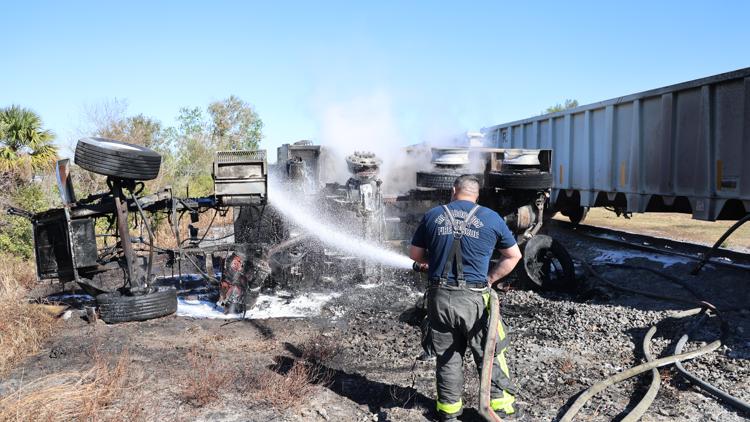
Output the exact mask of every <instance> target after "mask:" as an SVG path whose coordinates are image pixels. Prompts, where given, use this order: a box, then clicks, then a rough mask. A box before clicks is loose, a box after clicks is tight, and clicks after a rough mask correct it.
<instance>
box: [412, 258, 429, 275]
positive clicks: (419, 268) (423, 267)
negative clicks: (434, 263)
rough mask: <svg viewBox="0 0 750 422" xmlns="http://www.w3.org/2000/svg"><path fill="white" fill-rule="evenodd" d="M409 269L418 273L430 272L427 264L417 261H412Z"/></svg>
mask: <svg viewBox="0 0 750 422" xmlns="http://www.w3.org/2000/svg"><path fill="white" fill-rule="evenodd" d="M411 268H412V269H413V270H414V271H416V272H418V273H426V272H427V271H429V270H430V266H429V265H428V264H423V263H419V262H417V261H414V263H413V264H412V265H411Z"/></svg>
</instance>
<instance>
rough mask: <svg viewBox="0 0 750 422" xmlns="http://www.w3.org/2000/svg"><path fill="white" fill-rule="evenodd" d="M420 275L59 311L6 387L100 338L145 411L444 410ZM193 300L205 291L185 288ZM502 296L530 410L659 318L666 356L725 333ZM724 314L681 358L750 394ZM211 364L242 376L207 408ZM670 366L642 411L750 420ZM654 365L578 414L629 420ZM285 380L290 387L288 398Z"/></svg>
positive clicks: (548, 415)
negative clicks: (235, 305)
mask: <svg viewBox="0 0 750 422" xmlns="http://www.w3.org/2000/svg"><path fill="white" fill-rule="evenodd" d="M555 238H556V239H559V240H560V241H562V242H563V243H564V244H565V246H566V247H567V248H568V249H569V250H571V251H574V253H575V255H576V257H577V258H578V259H581V260H586V261H587V262H589V263H592V264H594V265H596V268H597V269H598V270H599V271H601V272H602V273H603V274H605V275H606V276H607V277H609V278H610V279H612V280H615V281H617V282H618V283H621V284H622V285H624V286H627V287H630V288H634V289H641V290H647V291H653V292H656V293H660V294H667V295H673V296H677V297H683V298H689V297H690V296H689V295H688V294H687V293H686V292H685V291H683V290H681V289H679V288H677V287H674V285H672V284H670V283H668V282H666V281H664V280H663V279H662V278H660V277H658V276H656V275H654V274H650V273H648V272H645V271H638V270H633V269H623V268H614V267H608V266H607V265H606V263H607V262H608V261H612V260H619V259H622V261H623V262H626V263H628V264H637V265H642V266H647V267H649V268H654V269H658V270H664V271H667V272H668V273H669V274H671V275H673V276H677V277H680V278H681V279H683V280H685V282H687V283H688V284H689V285H690V286H692V287H695V288H697V289H699V290H700V291H701V292H702V294H703V295H705V298H706V300H709V301H710V302H712V303H714V304H715V305H716V306H718V307H720V308H739V307H745V308H746V307H747V304H748V303H750V290H749V289H747V272H746V271H744V270H733V269H728V268H718V267H708V268H706V269H704V270H703V272H702V273H701V274H699V275H698V276H695V277H693V276H690V275H688V272H689V270H690V269H691V268H692V266H693V263H691V262H679V261H675V260H670V259H669V258H664V257H661V256H649V255H648V254H643V253H634V252H632V251H629V250H619V249H617V247H613V246H612V245H610V244H607V243H605V242H597V241H592V240H583V239H582V238H580V237H577V236H576V235H575V234H574V233H572V232H564V231H560V233H555ZM424 286H425V283H424V281H423V280H419V279H417V278H415V276H414V275H412V274H409V273H405V272H396V273H391V274H387V275H384V276H383V277H382V278H380V279H367V280H362V281H361V282H359V283H354V284H346V285H333V286H332V285H321V286H318V287H319V288H318V289H317V291H316V290H315V289H312V290H306V291H305V292H304V293H299V292H290V293H288V294H287V295H286V296H285V295H284V294H281V295H278V294H276V293H273V294H271V293H269V296H268V301H267V302H268V303H271V305H268V306H269V307H273V306H277V305H278V306H279V307H280V308H283V306H281V305H284V304H286V305H290V304H292V303H301V302H299V301H301V300H302V299H300V298H306V299H304V300H312V298H314V297H315V296H313V295H320V296H318V298H319V299H320V298H324V300H319V301H318V302H316V304H315V306H311V307H309V308H307V309H308V311H307V312H302V313H301V314H300V315H297V314H295V315H280V314H276V315H274V314H273V313H271V312H270V311H269V312H267V314H265V315H264V314H262V313H259V314H258V315H255V316H254V317H253V318H246V319H242V320H239V319H236V318H235V319H234V320H225V319H210V318H203V317H201V316H205V315H192V316H190V315H185V316H180V315H174V316H170V317H166V318H162V319H158V320H152V321H147V322H143V323H126V324H119V325H111V326H109V325H104V324H103V323H98V324H87V323H86V322H85V321H84V320H83V319H81V318H70V319H69V320H67V321H65V322H61V324H62V329H60V330H59V331H58V332H57V333H56V334H55V335H54V337H53V338H52V340H51V341H49V343H48V344H47V345H46V346H45V349H44V350H43V351H42V352H41V353H39V354H38V355H36V356H34V357H32V358H30V359H28V360H27V361H26V362H25V363H24V364H23V365H22V366H21V367H18V368H17V369H15V370H14V371H13V372H11V373H10V374H7V375H6V376H5V378H4V379H3V380H2V382H0V394H3V395H5V394H9V393H12V392H13V391H15V390H16V389H17V388H18V386H19V385H23V384H24V383H25V382H27V381H26V380H33V379H35V378H38V377H41V376H45V375H49V374H54V373H57V372H62V371H69V370H85V369H86V368H89V367H90V365H91V360H92V358H91V356H92V350H96V353H98V354H99V355H100V356H107V357H110V358H111V359H116V358H117V357H118V356H121V355H122V353H124V352H127V354H128V356H129V358H128V359H129V371H128V376H129V378H130V381H129V382H130V384H129V387H128V390H127V394H123V395H121V396H119V398H118V399H117V400H118V402H117V403H115V404H114V406H132V407H133V408H134V409H135V408H137V409H140V411H139V413H138V415H141V416H139V418H141V419H144V420H176V419H183V420H184V419H189V420H223V421H268V420H276V421H298V420H305V421H328V420H330V421H339V420H341V421H350V420H351V421H425V420H431V419H432V418H434V416H435V415H434V411H433V408H434V398H435V392H434V382H435V381H434V370H435V368H434V361H429V360H428V361H421V360H418V359H417V357H418V356H419V355H420V354H421V352H422V350H421V346H420V328H419V323H420V318H421V316H422V315H421V314H420V312H419V311H418V310H417V309H415V308H414V305H415V303H416V302H417V301H418V299H419V298H420V297H421V295H422V294H423V292H424ZM189 300H199V299H185V301H186V302H187V301H189ZM295 300H298V302H294V301H295ZM304 300H302V301H304ZM501 300H502V308H501V312H502V315H503V318H504V321H505V322H506V324H507V325H508V326H509V327H510V337H511V346H510V350H509V353H508V361H509V364H510V368H511V374H512V376H513V377H514V379H515V382H516V384H517V386H518V387H519V390H520V394H519V395H518V399H519V404H520V406H521V408H522V409H523V412H524V416H523V417H522V418H521V420H528V421H550V420H556V419H558V418H559V417H560V416H561V415H562V414H563V413H564V412H565V410H566V409H567V406H568V405H569V404H570V403H572V399H574V398H575V397H576V396H577V394H578V393H580V392H581V391H583V390H584V389H586V388H588V387H589V386H591V385H592V384H594V383H595V382H597V381H599V380H602V379H604V378H606V377H608V376H610V375H612V374H615V373H617V372H620V371H622V370H624V369H627V368H630V367H632V366H635V365H638V364H640V363H642V362H644V357H643V353H642V351H641V343H642V339H643V336H644V334H645V332H646V331H647V330H648V328H649V327H650V326H652V325H656V326H657V327H658V331H657V333H656V336H655V337H654V339H653V341H652V345H651V350H652V352H653V354H654V355H655V356H666V355H670V354H672V353H673V352H674V350H673V347H674V342H675V340H676V339H677V338H678V337H679V336H681V335H682V334H684V333H685V332H687V331H690V333H691V334H690V344H689V347H688V348H689V349H694V348H696V347H698V346H700V345H703V344H706V343H708V342H711V341H713V340H715V339H717V338H718V336H719V321H718V319H717V318H716V317H712V318H710V319H709V320H708V321H706V322H704V323H703V324H702V325H700V326H698V327H697V328H694V329H691V326H693V325H695V322H696V320H697V318H698V316H692V317H685V318H673V317H671V315H673V314H674V312H675V311H681V310H685V309H688V308H689V306H688V305H685V304H682V303H675V302H668V301H663V300H656V299H649V298H644V297H641V296H637V295H633V294H629V293H623V292H620V291H617V290H613V289H610V288H608V287H606V286H604V285H602V284H600V283H597V282H596V281H595V280H593V279H590V278H589V279H586V280H585V281H584V282H583V286H582V288H581V289H580V290H579V291H577V292H575V293H570V294H565V293H557V292H535V291H521V290H511V291H509V292H507V293H505V294H503V295H501ZM274 301H276V302H274ZM197 303H198V304H200V303H201V302H197ZM261 303H262V301H261ZM268 309H269V308H267V310H268ZM274 309H276V308H274ZM208 311H211V312H213V311H216V310H215V309H208ZM258 312H260V311H258ZM199 317H200V318H199ZM723 317H724V318H725V320H726V322H727V326H728V328H727V331H726V336H725V339H724V340H725V343H724V345H723V346H722V347H721V348H720V349H719V350H717V351H715V352H712V353H710V354H707V355H704V356H701V357H699V358H697V359H695V360H693V361H689V362H687V363H686V364H685V366H686V367H687V369H688V370H690V371H692V372H693V373H695V374H696V375H698V376H700V377H702V378H704V379H705V380H707V381H709V382H711V383H712V384H714V385H715V386H717V387H718V388H720V389H722V390H725V391H727V392H730V393H731V394H733V395H735V396H737V397H739V398H741V399H743V400H745V401H750V388H748V387H749V384H748V379H750V311H747V310H744V311H733V312H729V313H726V314H725V315H723ZM196 356H197V358H196ZM196 359H198V362H199V364H195V362H196ZM466 361H467V364H466V365H465V379H466V389H465V395H464V401H465V403H466V406H467V407H466V410H465V412H464V416H463V417H462V420H464V421H479V420H481V419H480V417H479V415H478V414H477V412H476V411H474V410H473V409H475V408H476V405H477V392H478V380H477V375H476V371H475V367H474V364H473V362H471V358H470V356H467V359H466ZM295 362H304V365H306V366H305V367H307V368H313V369H314V370H315V373H316V374H318V375H317V376H316V377H311V378H310V380H309V381H310V383H309V384H310V385H309V387H310V388H309V389H303V390H300V391H304V392H305V393H304V394H305V395H304V396H303V397H295V396H294V391H286V392H285V391H284V388H283V385H285V384H284V382H285V381H284V380H290V379H291V377H292V375H291V374H293V371H294V370H293V368H294V367H295V366H294V365H295ZM209 373H210V374H225V376H227V377H229V378H231V382H228V383H226V384H223V385H222V386H221V387H220V388H219V389H218V392H217V395H216V398H215V399H214V400H212V401H209V402H207V403H205V404H202V405H196V404H195V403H194V401H191V400H190V399H188V398H187V397H188V396H189V394H187V393H186V391H187V390H188V389H189V386H190V385H191V383H190V382H189V381H190V380H194V379H196V377H207V376H208V375H206V374H209ZM661 374H662V386H661V389H660V391H659V394H658V396H657V398H656V400H655V402H654V403H653V405H652V406H651V408H650V409H649V411H648V413H647V414H646V416H645V417H644V420H648V421H694V420H712V421H730V422H731V421H741V420H745V418H747V417H748V415H743V414H740V413H738V412H737V411H736V410H734V409H733V408H731V407H729V406H727V405H724V404H722V403H721V402H719V401H717V400H716V399H714V398H712V397H710V396H708V395H707V394H705V393H703V392H701V391H700V390H698V389H696V388H695V387H694V386H692V385H691V384H690V383H688V382H686V381H685V380H684V379H683V378H682V377H681V376H680V375H679V374H678V373H677V372H676V371H675V370H674V369H673V368H671V367H670V368H666V369H662V370H661ZM650 376H651V375H650V373H645V374H644V375H641V376H639V377H636V378H632V379H630V380H627V381H625V382H623V383H620V384H618V385H616V386H615V387H613V388H610V389H607V390H606V391H604V392H603V393H600V394H599V395H597V396H596V397H595V398H594V399H593V400H592V401H591V402H589V403H588V404H587V405H586V406H585V407H584V408H583V410H582V411H581V413H580V414H579V416H578V417H577V419H578V420H595V421H598V420H601V421H608V420H613V419H615V420H616V419H618V418H621V417H622V416H623V415H624V414H625V413H626V412H628V411H629V410H631V409H632V407H633V406H635V404H636V403H637V402H638V401H639V400H640V398H641V397H642V396H643V394H644V393H645V391H646V389H647V388H648V384H649V382H650ZM274 377H275V378H274ZM214 378H215V377H214ZM200 379H208V378H200ZM211 379H213V378H211ZM269 379H275V380H276V384H273V385H275V387H274V388H275V389H273V390H269V388H270V387H269V382H268V380H269ZM204 382H208V381H204ZM279 385H281V387H279ZM280 390H281V391H282V393H284V394H281V395H279V391H280ZM269 397H273V398H274V399H273V400H271V399H269ZM118 403H119V404H118Z"/></svg>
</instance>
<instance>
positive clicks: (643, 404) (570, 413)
mask: <svg viewBox="0 0 750 422" xmlns="http://www.w3.org/2000/svg"><path fill="white" fill-rule="evenodd" d="M578 261H580V262H582V263H583V265H584V267H585V268H586V270H587V271H588V272H589V273H590V274H591V275H592V276H594V277H595V278H597V279H598V280H600V281H602V282H604V283H605V284H607V285H608V286H610V287H612V288H615V289H617V290H621V291H625V292H629V293H635V294H639V295H642V296H647V297H652V298H657V299H664V300H670V301H673V302H681V303H691V304H697V305H699V306H700V308H698V309H691V310H688V311H685V312H681V313H678V314H677V315H674V316H676V317H684V316H689V315H695V314H697V313H704V312H705V311H706V310H707V309H711V310H712V311H713V312H717V315H718V311H717V309H716V307H715V306H713V305H712V304H710V303H708V302H706V301H703V300H701V299H700V296H699V294H698V292H697V291H696V290H695V289H692V288H691V287H690V286H689V285H687V284H686V283H685V282H683V281H682V280H680V279H678V278H677V277H674V276H671V275H668V274H664V273H662V272H660V271H657V270H654V269H651V268H647V267H639V266H631V265H622V264H619V265H615V266H620V267H624V268H631V269H639V270H646V271H650V272H652V273H654V274H657V275H659V276H662V277H664V278H665V279H667V280H669V281H671V282H673V283H675V284H678V285H680V286H681V287H683V288H685V289H686V290H687V291H688V292H690V293H691V295H692V296H693V297H694V298H695V300H687V299H682V298H676V297H671V296H666V295H659V294H655V293H651V292H644V291H641V290H636V289H631V288H626V287H622V286H619V285H617V284H615V283H613V282H611V281H610V280H608V279H607V278H606V277H603V276H602V275H601V274H599V273H598V272H596V271H595V270H594V269H593V268H592V267H591V265H589V264H588V263H587V262H586V261H583V260H580V259H579V260H578ZM704 317H705V315H704ZM725 328H726V324H725V322H724V321H723V320H722V325H721V337H722V338H723V337H724V334H725ZM654 333H656V327H655V326H654V327H651V328H650V329H649V331H648V332H647V333H646V335H645V337H644V339H643V354H644V356H645V357H646V363H644V364H641V365H638V366H635V367H633V368H630V369H628V370H625V371H623V372H620V373H618V374H615V375H613V376H611V377H609V378H607V379H605V380H602V381H600V382H598V383H596V384H594V385H593V386H591V387H590V388H588V389H587V390H586V391H584V392H583V393H582V394H581V395H580V396H579V397H578V398H577V399H576V401H575V402H574V403H573V404H572V405H571V407H570V408H569V409H568V410H567V412H565V414H564V415H563V417H562V418H561V419H560V421H561V422H570V421H572V420H573V417H574V416H575V415H576V414H577V413H578V412H579V411H580V409H581V408H582V407H583V406H584V404H585V403H586V402H587V401H588V400H590V399H591V398H592V397H594V396H595V395H596V394H597V393H599V392H601V391H603V390H604V389H606V388H607V387H609V386H612V385H614V384H616V383H618V382H620V381H623V380H625V379H628V378H631V377H633V376H636V375H639V374H641V373H643V372H645V371H648V370H649V369H650V370H652V380H651V385H650V386H649V389H648V391H647V392H646V394H645V395H644V397H643V398H642V399H641V401H640V402H639V403H638V404H637V405H636V406H635V408H633V410H632V411H631V412H629V413H628V414H627V415H626V416H625V417H624V418H623V419H622V420H623V421H626V422H634V421H637V420H639V419H640V418H641V417H642V416H643V415H644V414H645V412H646V411H647V410H648V408H649V407H650V406H651V404H652V403H653V401H654V399H655V398H656V395H657V393H658V391H659V386H660V378H661V377H660V376H659V372H658V371H657V370H656V368H657V367H659V366H665V365H669V364H672V363H674V364H675V366H676V367H677V370H678V371H679V372H680V373H681V374H682V375H683V376H685V377H686V378H687V379H688V380H690V381H692V382H693V383H695V385H697V386H698V387H700V388H702V389H704V390H705V391H707V392H708V393H710V394H712V395H714V396H715V397H717V398H719V399H721V400H723V401H724V402H726V403H727V404H730V405H732V406H734V407H736V408H737V409H740V410H742V411H745V412H748V413H750V405H748V403H746V402H744V401H742V400H740V399H738V398H736V397H733V396H731V395H729V394H728V393H726V392H724V391H721V390H719V389H718V388H716V387H714V386H713V385H711V384H709V383H707V382H705V381H703V380H702V379H700V378H698V377H696V376H694V375H692V374H690V373H689V372H687V371H686V370H685V368H684V367H683V366H682V364H681V362H682V361H684V360H688V359H692V358H694V357H697V356H700V355H702V354H706V353H709V352H711V351H713V350H716V349H718V348H719V347H720V346H721V340H716V341H714V342H712V343H711V344H708V345H706V346H703V347H701V348H700V349H697V350H694V351H693V352H688V353H682V348H683V347H684V345H685V343H686V342H687V339H688V335H687V334H685V335H683V336H682V337H681V338H680V340H679V341H678V342H677V345H676V347H675V354H674V355H672V356H667V357H664V358H661V359H656V360H654V359H653V356H652V355H651V352H650V348H649V343H650V341H651V338H652V337H653V335H654Z"/></svg>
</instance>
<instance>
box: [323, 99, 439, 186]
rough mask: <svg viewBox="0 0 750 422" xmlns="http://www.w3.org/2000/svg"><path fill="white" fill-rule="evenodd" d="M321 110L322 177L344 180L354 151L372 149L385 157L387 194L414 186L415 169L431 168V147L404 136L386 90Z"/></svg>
mask: <svg viewBox="0 0 750 422" xmlns="http://www.w3.org/2000/svg"><path fill="white" fill-rule="evenodd" d="M319 109H320V115H319V122H320V138H319V139H320V144H321V145H322V146H323V149H324V152H323V154H322V157H321V161H322V162H323V163H324V166H325V167H324V168H323V169H322V177H323V180H327V181H330V180H333V181H337V182H339V183H343V182H345V181H346V180H347V179H348V178H349V177H350V174H349V172H348V170H347V167H346V162H345V158H346V156H347V155H350V154H352V153H354V152H355V151H370V152H373V153H375V154H376V155H377V156H378V157H380V159H382V160H383V165H382V166H381V169H380V178H381V179H382V180H383V189H384V191H385V193H399V192H405V191H407V190H409V189H412V188H414V187H415V186H416V172H417V171H422V170H429V169H430V168H431V164H430V158H431V155H430V150H429V147H428V146H426V145H425V144H424V143H420V142H419V140H418V139H409V138H408V137H407V136H405V135H404V131H403V130H402V129H401V128H400V126H399V122H398V121H397V119H396V113H395V112H394V109H393V102H392V99H391V97H390V96H389V95H388V94H387V93H385V92H384V91H375V92H373V93H372V94H370V95H364V96H358V97H354V98H352V99H350V100H348V101H343V102H335V103H328V104H324V105H322V106H321V107H319ZM415 144H420V145H415ZM407 145H413V147H410V148H406V146H407Z"/></svg>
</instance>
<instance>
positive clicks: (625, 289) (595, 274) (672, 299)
mask: <svg viewBox="0 0 750 422" xmlns="http://www.w3.org/2000/svg"><path fill="white" fill-rule="evenodd" d="M576 259H577V260H578V261H579V262H581V264H583V266H584V268H586V271H588V273H589V274H591V275H592V276H593V277H594V278H596V279H597V280H599V281H601V282H603V283H604V284H606V285H607V286H609V287H611V288H613V289H615V290H620V291H623V292H627V293H633V294H637V295H640V296H645V297H650V298H652V299H660V300H667V301H670V302H675V303H684V304H689V305H692V306H698V307H706V306H709V307H711V308H715V307H714V306H713V305H711V304H710V303H706V302H702V301H700V300H698V299H697V298H696V299H694V300H690V299H683V298H679V297H674V296H667V295H660V294H658V293H651V292H646V291H643V290H638V289H631V288H629V287H623V286H620V285H618V284H617V283H615V282H613V281H611V280H609V279H608V278H606V277H604V276H603V275H601V274H599V272H597V271H596V270H594V268H593V267H592V266H591V265H590V264H589V263H588V262H586V261H584V260H581V259H578V258H576ZM691 293H692V292H691Z"/></svg>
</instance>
